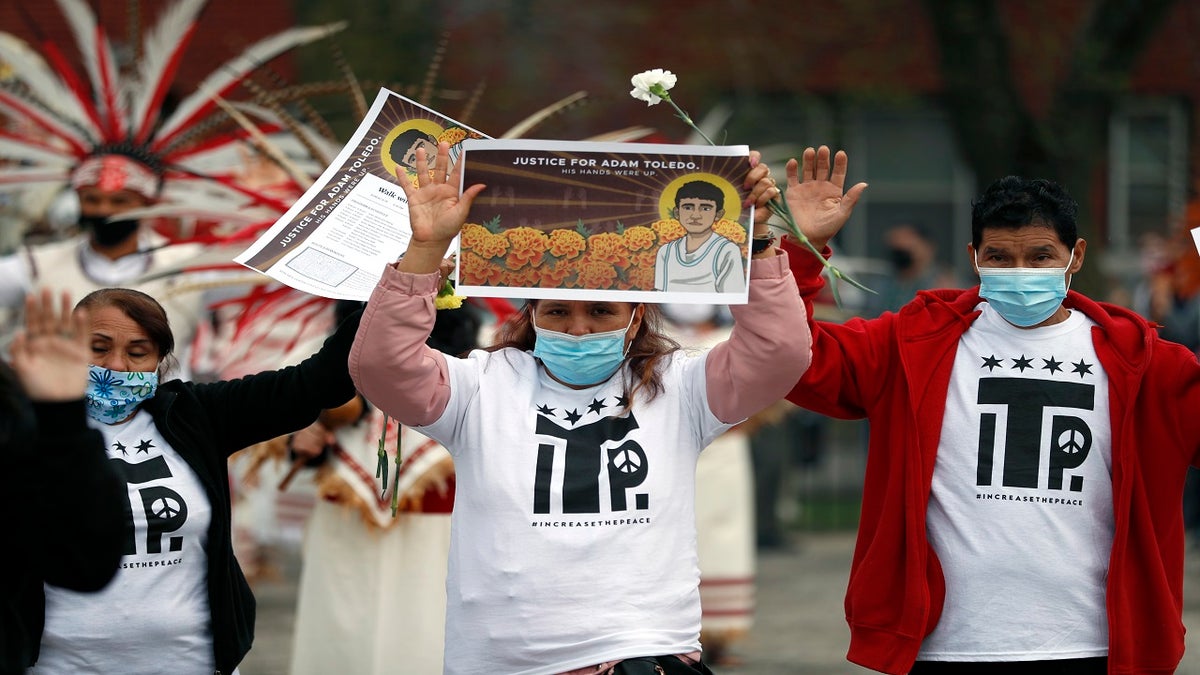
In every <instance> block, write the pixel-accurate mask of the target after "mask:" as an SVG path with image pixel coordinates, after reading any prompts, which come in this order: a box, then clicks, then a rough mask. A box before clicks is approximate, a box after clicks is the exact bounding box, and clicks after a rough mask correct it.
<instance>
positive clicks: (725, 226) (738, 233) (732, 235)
mask: <svg viewBox="0 0 1200 675" xmlns="http://www.w3.org/2000/svg"><path fill="white" fill-rule="evenodd" d="M713 232H716V233H717V234H719V235H721V236H722V237H725V238H726V239H728V240H729V241H732V242H733V243H735V244H744V243H746V228H744V227H742V225H741V223H738V222H736V221H733V220H729V219H728V218H722V219H720V220H718V221H717V222H715V223H713Z"/></svg>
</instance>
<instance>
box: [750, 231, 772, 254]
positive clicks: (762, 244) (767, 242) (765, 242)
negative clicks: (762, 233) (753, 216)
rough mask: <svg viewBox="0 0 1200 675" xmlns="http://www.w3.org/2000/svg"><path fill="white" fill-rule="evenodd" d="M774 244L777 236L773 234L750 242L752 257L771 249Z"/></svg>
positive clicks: (755, 238)
mask: <svg viewBox="0 0 1200 675" xmlns="http://www.w3.org/2000/svg"><path fill="white" fill-rule="evenodd" d="M774 243H775V235H773V234H771V235H767V236H766V237H754V238H753V239H751V240H750V255H755V254H758V253H762V252H763V251H765V250H767V249H768V248H771V245H772V244H774Z"/></svg>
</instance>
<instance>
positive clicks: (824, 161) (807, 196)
mask: <svg viewBox="0 0 1200 675" xmlns="http://www.w3.org/2000/svg"><path fill="white" fill-rule="evenodd" d="M847 165H848V159H847V157H846V153H845V152H843V151H841V150H839V151H838V152H837V154H836V155H834V156H833V171H832V173H831V172H830V161H829V148H828V147H826V146H824V145H822V146H821V147H820V148H818V149H816V150H814V149H812V148H807V149H805V151H804V155H803V164H801V163H799V162H797V161H796V160H795V159H794V158H793V159H790V160H788V163H787V191H786V193H785V196H786V198H787V202H788V207H789V208H790V209H791V212H792V215H793V216H794V217H795V219H796V225H798V226H799V228H800V231H801V232H803V233H804V235H805V236H806V237H808V239H809V241H810V242H811V243H812V245H813V246H814V247H815V248H816V249H817V250H818V251H819V250H821V249H823V248H825V245H826V244H828V243H829V240H830V239H832V238H833V236H834V235H835V234H837V233H838V232H839V231H841V229H842V226H844V225H845V224H846V221H847V220H849V218H850V213H851V211H853V210H854V205H855V204H857V203H858V199H859V197H861V196H862V193H863V190H866V189H867V184H866V183H858V184H856V185H855V186H854V187H852V188H850V189H849V190H845V191H844V186H845V183H846V167H847Z"/></svg>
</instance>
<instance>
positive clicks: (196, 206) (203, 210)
mask: <svg viewBox="0 0 1200 675" xmlns="http://www.w3.org/2000/svg"><path fill="white" fill-rule="evenodd" d="M121 217H122V218H125V219H130V220H136V219H142V218H195V219H197V220H204V221H210V222H214V223H220V224H223V225H225V224H228V225H236V226H239V227H244V226H246V225H253V224H254V223H264V222H274V221H275V220H276V219H277V218H279V214H278V213H277V212H275V211H274V210H273V209H265V208H258V209H241V210H238V211H228V210H224V209H221V208H214V206H213V203H212V202H211V201H207V202H184V201H178V202H176V201H171V202H164V203H161V204H156V205H154V206H148V207H146V208H142V209H133V210H131V211H122V212H121Z"/></svg>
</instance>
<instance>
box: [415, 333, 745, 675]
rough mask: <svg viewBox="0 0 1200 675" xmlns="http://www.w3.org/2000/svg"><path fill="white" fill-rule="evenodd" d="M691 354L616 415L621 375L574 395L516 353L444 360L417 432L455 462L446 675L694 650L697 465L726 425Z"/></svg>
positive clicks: (521, 674)
mask: <svg viewBox="0 0 1200 675" xmlns="http://www.w3.org/2000/svg"><path fill="white" fill-rule="evenodd" d="M705 358H706V357H704V356H701V357H689V356H685V355H683V354H675V355H674V356H673V357H672V358H671V360H670V362H669V363H668V364H666V365H665V367H664V369H663V381H664V385H665V391H664V393H662V394H660V395H659V396H658V397H657V398H655V399H654V400H653V401H651V402H649V403H647V402H646V401H645V399H644V398H643V397H642V396H640V395H639V397H638V399H637V400H636V402H635V404H634V406H633V409H632V411H625V410H623V406H624V403H625V397H626V395H627V394H626V391H627V385H626V376H627V371H622V372H621V373H618V374H617V375H615V376H613V377H612V378H610V379H609V381H607V382H605V383H603V384H600V385H597V386H595V387H590V388H587V389H580V390H576V389H571V388H569V387H566V386H564V385H562V384H559V383H558V382H555V381H554V380H553V379H551V378H550V377H549V376H548V375H546V373H545V371H544V370H543V369H542V368H541V366H540V365H539V362H538V361H536V360H535V359H534V358H533V356H532V355H531V354H530V353H528V352H521V351H518V350H513V349H507V350H503V351H501V352H496V353H491V354H489V353H486V352H483V351H476V352H473V353H472V354H471V356H470V357H469V358H467V359H447V361H448V362H449V370H450V378H451V396H450V401H449V403H448V405H447V408H446V411H445V412H444V413H443V414H442V416H441V418H440V419H438V420H437V421H436V422H435V423H433V424H431V425H429V426H427V427H422V428H421V429H420V431H421V432H422V433H424V434H426V435H428V436H430V437H431V438H434V439H436V440H438V441H439V442H441V443H442V444H444V445H445V446H446V447H447V448H448V449H449V451H450V453H451V454H452V455H453V456H454V462H455V473H456V480H457V489H456V493H455V503H454V513H453V516H452V520H451V522H452V525H451V528H452V529H451V545H450V561H449V574H448V577H447V582H446V592H447V611H446V654H445V669H446V672H447V673H454V674H463V673H489V674H491V673H508V674H509V675H544V674H550V673H559V672H562V671H565V670H570V669H573V668H579V667H583V666H587V665H591V664H595V663H601V662H604V661H608V660H612V659H619V658H626V657H633V656H652V655H657V654H676V653H684V652H691V651H695V650H697V649H699V648H700V644H699V635H700V597H699V592H698V584H699V570H698V568H697V564H696V529H695V513H694V512H695V508H694V506H695V504H694V501H695V500H694V496H695V469H696V460H697V458H698V456H699V454H700V450H701V449H702V448H703V447H704V446H706V445H708V444H709V443H710V442H711V441H712V440H713V439H714V438H715V437H716V436H718V435H719V434H721V433H722V432H724V431H725V430H726V429H728V428H729V425H726V424H723V423H721V422H720V421H719V420H718V419H717V418H716V417H715V416H714V415H713V414H712V412H711V411H710V409H709V406H708V399H707V393H706V384H705V372H704V363H705Z"/></svg>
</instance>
